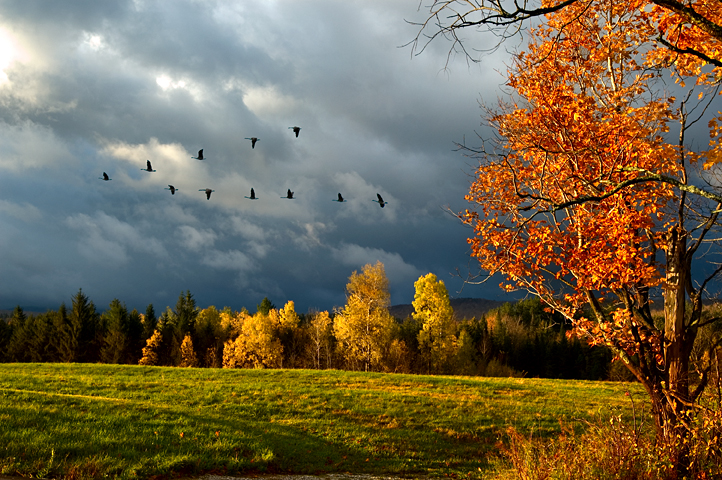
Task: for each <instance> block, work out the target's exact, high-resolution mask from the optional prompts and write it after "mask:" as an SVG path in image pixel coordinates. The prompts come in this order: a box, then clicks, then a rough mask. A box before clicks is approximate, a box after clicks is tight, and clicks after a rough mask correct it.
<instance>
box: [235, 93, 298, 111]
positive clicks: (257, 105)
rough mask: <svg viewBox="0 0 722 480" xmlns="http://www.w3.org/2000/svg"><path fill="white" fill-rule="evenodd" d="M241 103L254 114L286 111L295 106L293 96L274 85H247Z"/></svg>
mask: <svg viewBox="0 0 722 480" xmlns="http://www.w3.org/2000/svg"><path fill="white" fill-rule="evenodd" d="M243 103H245V104H246V106H247V107H248V109H249V110H250V111H252V112H253V113H255V114H256V115H259V116H260V115H263V114H277V113H281V112H288V111H290V110H292V109H293V108H294V107H295V104H296V101H295V99H294V98H293V97H290V96H288V95H284V94H283V93H281V92H279V91H278V89H276V87H273V86H271V87H249V88H247V89H246V92H245V94H244V95H243Z"/></svg>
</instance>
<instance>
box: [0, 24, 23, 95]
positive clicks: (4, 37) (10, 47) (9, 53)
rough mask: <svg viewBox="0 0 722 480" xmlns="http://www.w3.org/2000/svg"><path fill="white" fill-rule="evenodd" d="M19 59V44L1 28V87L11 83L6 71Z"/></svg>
mask: <svg viewBox="0 0 722 480" xmlns="http://www.w3.org/2000/svg"><path fill="white" fill-rule="evenodd" d="M19 57H20V50H19V48H18V46H17V44H16V43H15V41H14V40H13V38H12V37H11V36H10V34H9V33H8V32H7V31H5V30H4V29H2V28H0V85H2V84H3V83H6V82H8V81H9V80H8V76H7V74H6V73H5V69H7V68H8V67H9V66H10V64H11V63H13V62H14V61H15V60H17V59H18V58H19Z"/></svg>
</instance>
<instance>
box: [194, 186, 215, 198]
mask: <svg viewBox="0 0 722 480" xmlns="http://www.w3.org/2000/svg"><path fill="white" fill-rule="evenodd" d="M198 191H199V192H206V200H210V199H211V193H212V192H215V190H211V189H210V188H199V189H198Z"/></svg>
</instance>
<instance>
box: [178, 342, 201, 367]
mask: <svg viewBox="0 0 722 480" xmlns="http://www.w3.org/2000/svg"><path fill="white" fill-rule="evenodd" d="M180 350H181V363H180V366H181V367H194V368H195V367H197V366H198V357H197V356H196V351H195V349H194V348H193V340H192V339H191V336H190V334H186V336H185V337H183V343H181V348H180Z"/></svg>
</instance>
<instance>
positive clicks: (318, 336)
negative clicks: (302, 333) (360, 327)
mask: <svg viewBox="0 0 722 480" xmlns="http://www.w3.org/2000/svg"><path fill="white" fill-rule="evenodd" d="M306 330H307V331H308V335H307V338H308V350H309V353H310V356H311V357H312V358H313V364H314V368H316V369H320V368H321V360H326V368H329V367H330V357H331V335H332V334H333V322H332V321H331V318H330V317H329V315H328V312H327V311H323V312H316V313H314V314H313V316H312V317H311V321H310V322H308V325H307V327H306Z"/></svg>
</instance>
